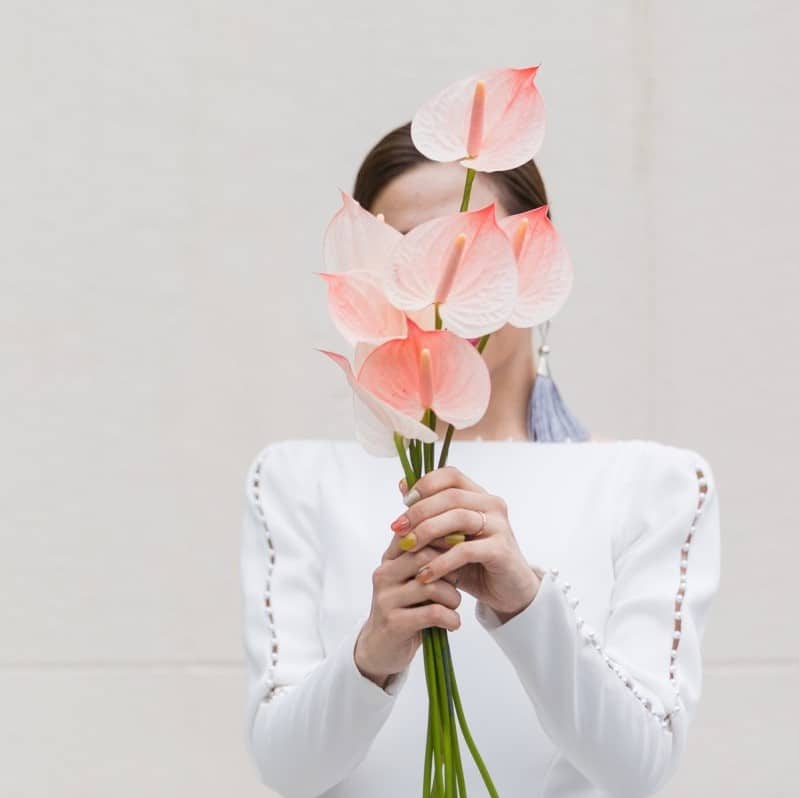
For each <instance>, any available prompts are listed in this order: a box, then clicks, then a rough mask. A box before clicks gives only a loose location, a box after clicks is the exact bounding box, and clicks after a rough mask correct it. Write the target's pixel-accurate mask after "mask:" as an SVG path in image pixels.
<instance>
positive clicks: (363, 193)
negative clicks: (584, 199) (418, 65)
mask: <svg viewBox="0 0 799 798" xmlns="http://www.w3.org/2000/svg"><path fill="white" fill-rule="evenodd" d="M427 160H428V159H427V158H426V157H425V156H424V155H422V153H420V152H419V150H417V149H416V147H415V146H414V144H413V140H412V139H411V123H410V122H406V123H405V124H404V125H400V126H399V127H398V128H395V129H394V130H392V131H391V132H390V133H387V134H386V135H385V136H383V138H382V139H380V141H378V142H377V144H375V146H374V147H372V149H371V150H369V152H368V153H367V155H366V157H365V158H364V159H363V163H362V164H361V167H360V169H359V170H358V175H357V176H356V178H355V187H354V189H353V192H352V196H353V199H356V200H357V201H358V202H359V203H360V204H361V207H363V208H366V209H367V210H368V209H369V208H371V206H372V203H373V202H374V201H375V197H377V195H378V194H379V193H380V191H381V190H382V189H383V188H384V187H385V186H386V185H388V183H389V182H390V181H391V180H393V179H394V178H395V177H398V176H399V175H401V174H402V173H403V172H406V171H407V170H408V169H411V168H412V167H414V166H416V165H417V164H420V163H424V162H425V161H427ZM485 176H486V177H487V178H489V179H490V180H491V182H492V183H493V184H494V187H495V189H496V192H497V195H498V198H499V201H500V202H501V203H502V206H503V207H504V208H505V210H506V211H507V212H508V213H509V214H510V215H513V214H514V213H522V211H529V210H531V209H532V208H539V207H540V206H541V205H546V204H547V192H546V189H545V188H544V181H543V180H542V178H541V173H540V172H539V171H538V167H537V166H536V165H535V162H534V161H532V160H530V161H527V163H524V164H522V165H521V166H517V167H516V168H515V169H509V170H508V171H506V172H486V173H485ZM547 215H549V214H547Z"/></svg>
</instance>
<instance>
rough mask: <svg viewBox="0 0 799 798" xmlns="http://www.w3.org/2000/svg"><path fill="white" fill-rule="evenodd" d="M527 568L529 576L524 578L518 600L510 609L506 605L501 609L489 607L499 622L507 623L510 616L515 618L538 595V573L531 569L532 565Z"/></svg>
mask: <svg viewBox="0 0 799 798" xmlns="http://www.w3.org/2000/svg"><path fill="white" fill-rule="evenodd" d="M528 570H529V576H530V578H529V579H527V580H525V585H524V587H523V588H522V590H521V591H520V595H521V598H520V599H519V601H518V602H517V603H516V604H515V605H514V606H513V607H511V608H510V609H508V608H507V607H503V608H502V609H497V608H496V607H491V609H492V610H493V611H494V614H495V615H496V616H497V618H498V619H499V622H500V623H501V624H504V623H507V622H508V621H509V620H510V619H511V618H515V617H516V616H517V615H518V614H519V613H521V612H524V610H526V609H527V608H528V607H529V606H530V605H531V604H532V603H533V601H534V600H535V597H536V596H537V595H538V588H539V587H540V586H541V579H540V578H539V576H538V574H536V573H535V571H533V569H532V567H529V569H528Z"/></svg>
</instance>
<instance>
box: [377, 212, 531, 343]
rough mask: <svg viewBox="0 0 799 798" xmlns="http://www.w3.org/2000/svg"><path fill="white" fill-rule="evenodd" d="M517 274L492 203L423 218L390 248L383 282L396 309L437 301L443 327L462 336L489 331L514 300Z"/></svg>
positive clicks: (504, 318)
mask: <svg viewBox="0 0 799 798" xmlns="http://www.w3.org/2000/svg"><path fill="white" fill-rule="evenodd" d="M517 284H518V275H517V268H516V261H515V260H514V257H513V250H512V249H511V245H510V241H509V240H508V238H507V236H506V235H505V233H503V232H502V230H501V229H500V227H499V225H498V224H497V220H496V216H495V213H494V205H493V203H492V204H491V205H486V206H485V208H482V209H480V210H476V211H470V212H468V213H454V214H451V215H449V216H443V217H440V218H437V219H432V220H430V221H429V222H424V223H422V224H420V225H418V226H417V227H414V228H413V229H412V230H410V231H409V232H408V233H406V234H405V236H404V237H403V239H402V241H400V243H399V244H398V245H397V247H396V248H395V249H394V252H393V255H392V257H391V260H390V261H389V263H388V266H387V268H386V271H385V278H384V282H383V286H384V288H385V292H386V296H387V297H388V299H389V301H390V302H391V303H392V304H393V305H395V306H396V307H398V308H402V309H403V310H406V311H408V312H409V313H410V312H411V311H418V310H422V309H423V308H426V307H428V306H429V305H434V304H438V309H439V314H440V315H441V320H442V322H443V323H444V325H445V326H446V328H447V329H448V330H451V331H452V332H454V333H457V334H458V335H462V336H463V337H464V338H474V337H479V336H481V335H485V334H486V333H490V332H494V331H495V330H498V329H499V328H500V327H502V325H503V324H505V322H506V321H507V320H508V318H509V317H510V315H511V313H512V311H513V307H514V305H515V303H516V292H517Z"/></svg>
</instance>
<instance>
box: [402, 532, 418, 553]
mask: <svg viewBox="0 0 799 798" xmlns="http://www.w3.org/2000/svg"><path fill="white" fill-rule="evenodd" d="M415 545H416V535H415V534H414V533H413V532H408V534H407V535H404V536H403V537H401V538H400V541H399V547H400V548H401V549H402V550H403V551H410V549H412V548H413V547H414V546H415Z"/></svg>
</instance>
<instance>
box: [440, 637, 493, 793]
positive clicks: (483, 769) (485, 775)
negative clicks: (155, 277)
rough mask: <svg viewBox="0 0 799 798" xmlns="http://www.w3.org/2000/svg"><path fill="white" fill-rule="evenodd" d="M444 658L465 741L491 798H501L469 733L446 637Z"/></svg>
mask: <svg viewBox="0 0 799 798" xmlns="http://www.w3.org/2000/svg"><path fill="white" fill-rule="evenodd" d="M444 658H445V661H446V662H447V663H448V664H449V670H450V676H451V679H452V698H453V700H454V702H455V712H456V713H457V715H458V722H459V723H460V726H461V732H463V739H464V740H466V745H467V746H468V747H469V751H470V752H471V754H472V759H474V763H475V765H477V769H478V770H479V771H480V775H481V776H482V777H483V781H484V782H485V786H486V789H487V790H488V794H489V795H490V796H491V798H499V793H498V792H497V788H496V787H495V786H494V782H493V781H491V776H489V775H488V769H487V768H486V766H485V763H484V762H483V758H482V757H481V756H480V752H479V751H478V750H477V746H476V745H475V742H474V738H473V737H472V734H471V732H470V731H469V725H468V724H467V723H466V717H465V715H464V713H463V705H462V704H461V697H460V693H459V692H458V682H457V681H456V680H455V671H454V669H453V668H452V655H451V652H450V650H449V640H447V638H446V637H444Z"/></svg>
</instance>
